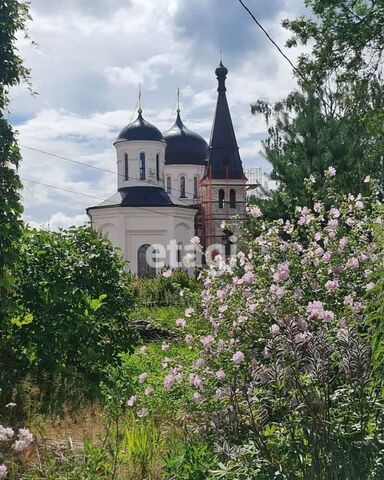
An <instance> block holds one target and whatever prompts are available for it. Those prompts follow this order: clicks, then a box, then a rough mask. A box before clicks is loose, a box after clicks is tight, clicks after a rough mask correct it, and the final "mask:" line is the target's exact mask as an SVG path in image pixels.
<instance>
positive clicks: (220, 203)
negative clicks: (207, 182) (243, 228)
mask: <svg viewBox="0 0 384 480" xmlns="http://www.w3.org/2000/svg"><path fill="white" fill-rule="evenodd" d="M224 197H225V193H224V190H223V189H222V188H221V189H220V190H219V208H224Z"/></svg>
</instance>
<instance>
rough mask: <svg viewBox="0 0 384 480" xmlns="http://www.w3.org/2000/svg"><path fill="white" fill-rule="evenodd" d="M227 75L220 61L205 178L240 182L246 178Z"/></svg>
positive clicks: (226, 70) (217, 71)
mask: <svg viewBox="0 0 384 480" xmlns="http://www.w3.org/2000/svg"><path fill="white" fill-rule="evenodd" d="M227 73H228V69H227V68H226V67H225V66H224V65H223V62H222V61H220V65H219V67H218V68H216V76H217V80H218V88H217V91H218V97H217V104H216V112H215V118H214V121H213V126H212V132H211V140H210V143H209V153H208V164H207V168H206V172H205V176H208V175H210V176H211V178H212V179H228V180H229V179H233V180H240V179H244V178H245V176H244V171H243V166H242V162H241V158H240V154H239V147H238V145H237V141H236V135H235V131H234V129H233V124H232V119H231V113H230V111H229V107H228V102H227V97H226V93H225V92H226V87H225V80H226V78H227Z"/></svg>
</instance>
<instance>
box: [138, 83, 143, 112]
mask: <svg viewBox="0 0 384 480" xmlns="http://www.w3.org/2000/svg"><path fill="white" fill-rule="evenodd" d="M138 104H139V108H138V109H137V111H138V113H139V116H141V114H142V113H143V108H142V104H141V84H140V83H139V99H138Z"/></svg>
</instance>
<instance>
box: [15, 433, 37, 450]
mask: <svg viewBox="0 0 384 480" xmlns="http://www.w3.org/2000/svg"><path fill="white" fill-rule="evenodd" d="M32 443H33V435H32V433H31V432H30V431H29V430H28V429H27V428H20V429H19V435H18V440H16V442H15V443H14V444H13V448H14V449H15V451H16V452H17V453H22V452H23V451H24V450H25V449H26V448H28V447H29V446H30V445H31V444H32Z"/></svg>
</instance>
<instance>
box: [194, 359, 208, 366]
mask: <svg viewBox="0 0 384 480" xmlns="http://www.w3.org/2000/svg"><path fill="white" fill-rule="evenodd" d="M193 366H194V368H203V367H205V360H204V359H203V358H198V359H197V360H196V361H195V362H194V364H193Z"/></svg>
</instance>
